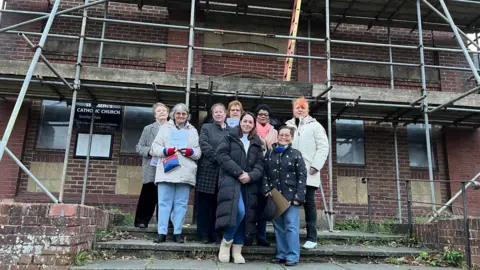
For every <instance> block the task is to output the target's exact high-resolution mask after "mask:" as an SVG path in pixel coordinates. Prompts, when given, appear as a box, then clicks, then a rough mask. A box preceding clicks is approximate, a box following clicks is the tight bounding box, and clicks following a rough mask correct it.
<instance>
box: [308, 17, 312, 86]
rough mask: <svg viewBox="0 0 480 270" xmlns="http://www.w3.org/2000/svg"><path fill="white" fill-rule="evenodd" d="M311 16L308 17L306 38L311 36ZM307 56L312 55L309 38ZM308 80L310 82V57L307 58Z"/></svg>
mask: <svg viewBox="0 0 480 270" xmlns="http://www.w3.org/2000/svg"><path fill="white" fill-rule="evenodd" d="M311 21H312V20H311V18H310V16H309V17H308V29H307V31H308V38H311V35H312V33H311V32H312V27H311V23H312V22H311ZM308 56H309V57H310V56H312V41H311V40H309V41H308ZM308 82H309V83H311V82H312V59H311V58H308Z"/></svg>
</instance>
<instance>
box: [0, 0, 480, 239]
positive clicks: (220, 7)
mask: <svg viewBox="0 0 480 270" xmlns="http://www.w3.org/2000/svg"><path fill="white" fill-rule="evenodd" d="M60 2H61V0H55V2H54V4H53V7H52V9H51V11H50V12H49V13H43V12H34V11H25V10H1V12H2V13H10V14H25V15H32V16H38V17H36V18H34V19H30V20H27V21H25V22H22V23H18V24H15V25H10V26H7V27H4V28H1V29H0V34H1V33H5V34H16V35H20V36H21V37H22V38H23V39H24V40H25V41H26V42H27V44H28V46H29V47H30V48H31V49H32V50H33V51H34V52H35V54H34V56H33V59H32V61H31V63H30V65H29V68H28V72H27V73H26V76H25V77H21V76H2V77H0V81H2V83H4V84H5V85H6V87H5V88H8V89H10V90H5V89H4V90H2V91H3V92H0V95H1V96H13V97H17V100H16V103H15V107H14V109H13V112H12V114H11V116H10V120H9V121H8V125H7V127H6V130H5V132H4V134H3V137H2V141H0V160H1V158H2V157H3V155H4V152H6V153H7V154H8V155H9V156H10V157H12V159H13V160H14V161H15V162H16V163H17V164H18V165H19V166H20V168H21V169H22V170H23V171H25V173H26V174H27V175H29V176H30V177H31V178H32V179H33V180H34V181H35V183H36V184H37V185H38V186H39V187H40V188H41V189H42V190H43V191H44V192H45V193H46V194H47V195H48V196H49V197H50V198H51V199H52V201H54V202H55V203H62V202H63V196H64V188H63V186H64V184H65V178H66V172H67V165H68V158H69V148H70V147H69V145H70V141H71V135H72V129H73V122H74V111H75V106H76V102H77V101H88V102H91V103H92V104H93V105H95V104H99V103H115V104H124V105H145V104H151V102H152V100H156V99H157V98H158V94H170V95H168V96H165V97H164V98H165V99H166V100H167V101H169V102H175V101H177V100H178V99H175V98H178V97H181V96H184V100H185V103H186V104H187V106H190V107H195V110H196V111H199V110H200V109H205V108H201V106H200V103H201V102H200V99H201V98H203V99H204V100H207V101H208V100H210V101H211V97H212V96H217V97H232V96H235V98H239V97H240V98H243V99H246V100H247V101H248V102H258V100H261V101H263V100H274V101H275V102H278V104H279V106H282V105H286V104H289V103H290V102H291V100H292V98H293V97H286V96H282V95H280V94H278V95H275V94H268V95H265V93H256V94H255V93H254V94H252V93H239V92H238V91H237V92H236V93H235V94H232V93H231V92H228V91H222V89H214V87H213V86H212V85H213V83H212V81H211V80H210V78H208V79H207V78H202V77H201V76H198V75H194V74H193V65H194V51H196V50H197V51H213V52H224V53H240V54H246V55H259V56H273V57H282V58H287V59H288V58H292V59H297V60H299V59H306V60H308V80H309V84H305V83H284V84H283V86H284V87H298V88H302V89H310V90H312V89H313V86H312V84H311V77H312V76H311V60H320V61H325V62H326V67H327V68H326V78H327V80H326V83H325V84H324V85H325V87H324V88H322V89H321V90H320V93H319V94H318V95H314V94H313V90H312V91H310V93H312V94H311V95H310V96H308V95H307V98H308V99H309V100H310V101H311V102H312V103H314V106H313V108H314V109H312V113H313V114H315V115H320V114H319V112H318V111H320V109H321V108H322V106H324V105H325V104H326V105H327V110H326V117H327V119H328V138H329V146H330V150H329V157H328V181H329V203H328V205H327V203H326V201H324V208H325V213H326V214H327V216H328V220H329V228H330V230H333V218H332V216H333V214H334V207H333V206H334V201H333V160H332V139H333V138H332V121H334V120H336V119H338V118H340V117H341V118H348V119H360V120H366V121H376V122H377V124H380V123H383V122H387V123H392V126H393V130H394V142H395V144H394V145H395V165H396V166H395V168H396V170H395V171H396V179H397V193H398V194H397V198H398V201H399V204H398V217H399V220H400V221H401V219H402V211H401V203H400V184H399V182H400V173H399V165H398V146H397V144H398V143H397V125H398V124H399V123H405V125H406V124H409V123H417V122H420V121H421V120H422V119H423V123H424V125H425V138H426V148H427V158H428V172H429V182H430V189H431V190H430V192H431V201H432V211H433V212H434V213H436V208H435V205H436V203H435V189H434V175H433V163H432V152H431V151H432V150H431V144H430V140H431V127H430V125H431V124H439V125H454V126H466V127H473V128H478V127H479V126H480V124H479V123H480V109H479V108H476V107H472V106H470V107H469V106H457V105H455V104H454V103H455V102H457V101H458V100H460V99H462V98H465V97H467V96H469V95H472V94H477V93H479V92H480V76H479V70H478V68H477V67H475V64H474V63H473V61H472V56H471V55H477V56H478V55H479V52H480V50H478V49H480V45H479V42H478V36H476V38H473V39H472V38H471V37H470V36H469V35H468V34H467V33H466V32H468V33H474V34H477V31H478V30H476V29H478V28H479V27H480V18H479V17H478V14H479V12H472V10H479V11H480V2H478V1H472V0H450V1H449V2H448V3H449V7H447V5H446V4H445V2H444V0H439V1H433V2H435V5H433V4H432V3H430V2H429V1H427V0H416V1H408V0H404V1H392V0H388V1H385V0H375V1H360V0H359V1H356V0H349V1H347V0H345V1H315V0H311V1H306V0H304V4H303V5H302V9H301V12H300V16H301V17H305V16H306V17H307V24H308V36H307V37H298V36H291V35H277V34H266V33H256V32H242V31H233V30H220V29H212V28H206V27H198V26H196V25H195V22H196V20H195V15H196V13H197V12H199V11H204V12H211V13H220V14H236V15H238V14H241V15H243V16H254V17H266V18H277V19H290V18H289V17H288V14H291V13H292V8H293V2H294V1H282V0H271V1H264V2H262V4H264V6H255V5H247V4H246V2H244V1H237V2H238V3H237V2H235V1H233V2H232V1H228V0H227V1H220V0H219V1H216V2H210V1H208V0H206V1H197V0H191V1H190V0H179V1H168V3H167V1H164V0H116V2H123V3H131V4H138V5H139V7H140V8H141V7H142V5H157V6H166V7H168V8H171V9H179V10H184V11H190V16H189V24H188V26H184V25H173V24H160V23H147V22H140V21H128V20H118V19H108V18H107V17H108V6H109V5H108V4H109V2H108V1H107V0H98V1H95V2H89V1H88V0H85V2H84V4H83V5H80V6H77V7H73V8H69V9H65V10H63V11H58V8H59V6H60ZM240 2H241V3H240ZM331 2H332V3H331ZM412 2H413V3H412ZM102 4H103V5H104V13H103V15H104V16H103V18H100V17H89V16H88V13H87V10H88V8H89V7H93V6H98V5H102ZM422 4H423V6H424V7H422ZM440 7H441V10H442V11H443V12H442V11H440V10H439V8H440ZM422 8H423V9H422ZM82 9H83V15H82V16H78V15H68V13H71V12H73V11H76V10H82ZM435 14H436V15H437V16H434V15H435ZM56 17H66V18H72V19H78V20H81V22H82V23H81V33H80V35H79V36H75V35H63V34H51V33H50V28H51V26H52V24H53V21H54V19H55V18H56ZM453 17H455V18H456V21H455V22H454V20H453ZM311 18H321V19H322V20H325V29H324V30H325V38H313V37H311ZM43 20H47V23H46V24H45V27H44V29H43V32H42V33H37V32H27V31H16V30H15V29H16V28H18V27H20V26H24V25H28V24H31V23H34V22H38V21H43ZM334 20H336V24H335V22H334ZM87 21H94V22H101V23H102V31H101V37H100V38H95V37H88V36H86V35H85V30H86V28H87ZM107 23H119V24H127V25H142V26H150V27H158V28H167V29H177V30H184V31H188V44H185V45H173V44H158V43H149V42H137V41H129V40H118V39H107V38H105V32H106V25H107ZM344 23H349V24H360V25H368V28H369V29H370V28H371V27H373V26H384V27H388V43H372V42H360V41H347V40H336V39H332V38H331V35H330V34H331V28H332V26H333V25H336V26H334V29H336V28H337V27H338V26H339V25H341V24H344ZM392 27H401V28H411V29H412V31H413V30H417V32H418V44H417V45H400V44H393V43H392V35H391V28H392ZM424 29H428V30H432V31H436V30H438V31H452V32H453V33H454V37H455V38H456V40H457V41H458V44H459V46H460V49H458V48H442V47H434V46H433V47H429V46H425V45H424V42H423V39H424V36H423V30H424ZM195 33H220V34H236V35H248V36H258V37H267V38H275V39H282V40H288V41H291V40H295V41H303V42H307V43H308V54H307V55H299V54H295V53H294V54H289V53H285V54H281V53H267V52H258V51H248V50H233V49H223V48H210V47H202V46H196V45H195ZM28 36H33V37H35V36H36V37H40V39H39V42H38V44H36V45H34V44H33V43H32V42H31V41H30V40H29V39H28ZM47 37H49V38H59V39H71V40H78V41H79V46H78V53H77V61H76V65H75V74H74V80H73V81H71V80H67V79H66V78H64V77H62V75H61V72H58V70H56V68H55V66H54V65H53V64H51V63H50V62H49V61H48V60H47V58H45V56H44V55H43V48H44V45H45V41H46V39H47ZM463 39H466V40H468V45H470V46H474V47H476V48H477V50H476V51H472V50H468V49H467V47H466V45H465V44H464V42H463ZM86 41H93V42H99V43H100V52H99V56H98V67H101V66H102V56H103V46H104V44H105V43H113V44H131V45H141V46H152V47H160V48H174V49H183V50H186V51H187V55H188V58H187V59H188V60H187V71H186V77H185V83H184V85H176V86H172V87H168V88H165V89H160V88H158V87H157V86H156V85H155V83H153V84H152V85H145V84H131V83H130V84H124V85H122V84H112V83H101V82H96V81H86V80H81V79H80V78H81V72H82V53H83V46H84V43H85V42H86ZM312 42H316V43H323V44H325V54H324V55H320V56H319V55H311V43H312ZM336 44H350V45H357V46H368V47H372V48H388V55H389V61H388V62H387V61H372V60H361V59H349V58H335V57H332V56H331V48H332V46H335V45H336ZM393 49H413V50H418V54H419V62H418V63H406V62H394V61H393ZM425 51H435V52H439V51H443V52H452V53H463V54H464V56H465V59H466V61H467V63H468V65H469V68H465V67H456V66H442V65H428V64H426V62H425V57H424V54H425ZM39 60H41V61H43V62H44V63H45V65H46V66H47V68H48V69H50V70H51V71H52V72H53V73H54V74H55V75H56V76H57V77H58V78H59V81H58V80H52V79H50V80H44V79H43V78H33V74H34V70H35V68H36V66H37V63H38V61H39ZM332 62H346V63H363V64H372V65H381V66H388V67H389V73H390V88H391V89H392V90H393V89H395V78H394V72H393V68H394V67H396V66H401V67H411V68H417V69H419V70H420V73H421V89H420V90H421V94H420V96H418V97H416V98H415V100H414V101H413V102H412V101H409V102H407V101H405V102H401V101H399V102H372V101H369V100H365V101H364V100H362V99H361V97H358V98H356V99H354V100H345V99H342V98H332V92H335V91H338V89H339V88H341V87H339V86H335V85H333V84H332V71H331V64H332ZM427 69H435V70H455V71H471V72H472V73H473V78H474V79H475V81H476V86H475V87H474V88H473V89H471V90H469V91H466V92H465V93H463V94H460V95H458V96H456V97H454V98H452V99H451V100H449V101H447V102H445V103H443V104H438V105H432V104H430V103H429V92H428V89H427V81H426V70H427ZM164 76H168V74H167V73H164ZM264 83H267V84H268V82H264ZM192 84H193V85H195V86H194V87H192ZM29 87H30V88H29ZM18 88H20V90H18ZM27 90H28V91H27ZM80 90H83V91H80ZM70 94H71V96H72V97H71V100H72V103H71V114H70V120H69V126H68V138H67V147H66V150H65V157H64V165H63V173H62V179H61V188H60V194H59V198H58V199H57V198H56V197H55V196H54V195H52V194H51V193H50V192H49V191H48V190H47V189H46V188H45V187H44V186H43V185H42V184H41V182H40V181H39V180H38V179H37V178H36V177H35V176H34V175H33V174H32V173H31V172H30V171H29V170H28V169H27V168H26V167H25V166H24V165H23V164H22V162H21V161H20V160H19V159H18V158H16V157H15V156H14V154H13V153H12V152H11V151H10V150H9V149H8V148H7V143H8V141H9V138H10V136H11V133H12V130H13V127H14V124H15V121H16V119H17V116H18V113H19V111H20V108H21V106H22V103H23V101H24V99H25V98H37V99H48V98H52V97H56V98H60V99H63V100H65V99H67V97H68V96H69V95H70ZM170 96H172V97H174V98H173V100H172V99H170V100H168V98H170ZM191 97H195V99H194V100H193V102H192V100H191ZM206 103H207V104H211V102H206ZM192 104H194V106H193V105H192ZM93 111H94V112H95V110H93ZM94 112H93V114H94ZM332 115H334V117H332ZM92 119H94V115H92ZM92 132H93V121H92V122H91V125H90V136H89V142H88V148H90V147H91V141H92V138H91V137H92ZM89 156H90V151H88V153H87V160H86V166H85V172H84V179H83V180H84V181H83V192H82V201H81V203H82V204H83V203H84V199H85V192H86V184H87V174H88V162H89ZM322 193H323V190H322Z"/></svg>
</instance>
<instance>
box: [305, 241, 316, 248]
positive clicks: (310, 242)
mask: <svg viewBox="0 0 480 270" xmlns="http://www.w3.org/2000/svg"><path fill="white" fill-rule="evenodd" d="M316 247H317V243H315V242H312V241H307V242H305V244H304V245H303V248H304V249H314V248H316Z"/></svg>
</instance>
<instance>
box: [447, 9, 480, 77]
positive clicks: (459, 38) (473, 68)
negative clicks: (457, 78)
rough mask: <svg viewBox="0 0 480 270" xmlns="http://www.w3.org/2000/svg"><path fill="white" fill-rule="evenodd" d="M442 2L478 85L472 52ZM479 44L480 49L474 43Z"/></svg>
mask: <svg viewBox="0 0 480 270" xmlns="http://www.w3.org/2000/svg"><path fill="white" fill-rule="evenodd" d="M439 1H440V4H441V5H442V8H443V11H444V12H445V15H446V16H447V19H448V23H449V24H450V26H451V27H452V30H453V33H455V37H456V38H457V41H458V44H459V45H460V47H461V48H462V51H463V54H464V55H465V58H466V59H467V62H468V65H469V66H470V68H471V69H472V72H473V76H474V77H475V80H476V81H477V85H480V75H478V72H477V68H476V67H475V64H474V63H473V61H472V58H471V57H470V54H468V52H467V47H466V46H465V44H464V43H463V40H462V38H461V37H460V34H459V31H458V28H457V26H456V25H455V23H454V22H453V19H452V16H451V15H450V12H449V11H448V8H447V5H445V1H443V0H439ZM474 45H475V46H477V48H479V49H480V47H479V46H478V44H474Z"/></svg>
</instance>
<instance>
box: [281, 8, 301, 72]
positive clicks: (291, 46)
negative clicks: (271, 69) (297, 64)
mask: <svg viewBox="0 0 480 270" xmlns="http://www.w3.org/2000/svg"><path fill="white" fill-rule="evenodd" d="M301 6H302V0H295V1H294V3H293V12H292V21H291V24H290V36H293V37H296V36H297V31H298V21H299V19H300V7H301ZM295 45H296V40H295V39H289V40H288V46H287V54H288V55H292V54H295ZM292 66H293V58H286V59H285V66H284V69H283V80H284V81H290V77H291V76H292Z"/></svg>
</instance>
